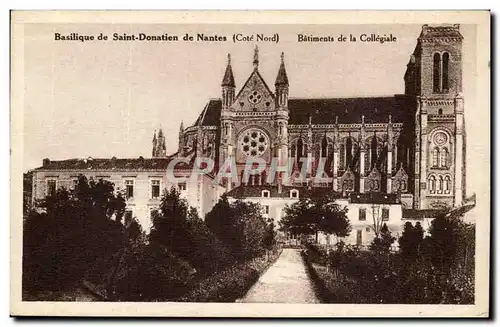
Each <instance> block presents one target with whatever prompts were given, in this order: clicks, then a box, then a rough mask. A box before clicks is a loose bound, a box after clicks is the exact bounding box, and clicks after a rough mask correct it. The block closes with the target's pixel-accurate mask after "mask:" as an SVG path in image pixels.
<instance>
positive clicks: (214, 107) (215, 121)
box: [194, 99, 222, 126]
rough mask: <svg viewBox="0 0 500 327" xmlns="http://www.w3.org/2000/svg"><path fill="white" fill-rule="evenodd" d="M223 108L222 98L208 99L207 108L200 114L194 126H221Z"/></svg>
mask: <svg viewBox="0 0 500 327" xmlns="http://www.w3.org/2000/svg"><path fill="white" fill-rule="evenodd" d="M221 110H222V100H221V99H211V100H209V101H208V103H207V105H206V106H205V109H204V110H203V112H202V113H201V114H200V116H199V117H198V119H197V120H196V122H195V123H194V126H197V125H198V124H200V121H201V125H203V126H219V125H220V113H221Z"/></svg>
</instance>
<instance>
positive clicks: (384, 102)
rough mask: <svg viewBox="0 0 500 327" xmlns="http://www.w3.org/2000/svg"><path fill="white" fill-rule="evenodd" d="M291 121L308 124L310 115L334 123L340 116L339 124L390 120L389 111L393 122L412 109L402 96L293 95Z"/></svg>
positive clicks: (406, 114)
mask: <svg viewBox="0 0 500 327" xmlns="http://www.w3.org/2000/svg"><path fill="white" fill-rule="evenodd" d="M288 109H289V112H290V120H289V123H290V124H296V125H300V124H308V123H309V116H311V120H312V123H313V124H328V123H330V124H332V123H335V118H336V117H338V123H339V124H354V123H361V116H362V115H364V116H365V123H366V124H370V123H387V122H388V121H389V115H391V118H392V121H393V122H402V121H405V120H406V119H405V118H406V117H407V116H408V114H409V113H410V112H409V110H408V108H407V107H406V106H405V105H404V100H403V98H399V97H394V96H391V97H370V98H325V99H290V100H289V101H288Z"/></svg>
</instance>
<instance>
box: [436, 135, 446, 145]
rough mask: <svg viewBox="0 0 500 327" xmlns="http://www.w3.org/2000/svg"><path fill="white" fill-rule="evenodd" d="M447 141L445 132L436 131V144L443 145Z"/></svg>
mask: <svg viewBox="0 0 500 327" xmlns="http://www.w3.org/2000/svg"><path fill="white" fill-rule="evenodd" d="M447 141H448V137H447V136H446V134H445V133H443V132H437V133H436V134H435V135H434V143H436V144H437V145H443V144H445V143H446V142H447Z"/></svg>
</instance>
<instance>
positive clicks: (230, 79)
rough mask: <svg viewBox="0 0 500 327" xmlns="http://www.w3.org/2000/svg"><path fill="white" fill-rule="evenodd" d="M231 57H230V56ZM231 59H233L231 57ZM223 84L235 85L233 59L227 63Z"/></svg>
mask: <svg viewBox="0 0 500 327" xmlns="http://www.w3.org/2000/svg"><path fill="white" fill-rule="evenodd" d="M229 58H230V57H229ZM229 60H231V59H229ZM221 86H231V87H235V86H236V85H235V83H234V75H233V70H232V69H231V61H229V62H228V63H227V67H226V72H225V73H224V78H223V79H222V84H221Z"/></svg>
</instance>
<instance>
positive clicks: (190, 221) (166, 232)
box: [149, 187, 231, 274]
mask: <svg viewBox="0 0 500 327" xmlns="http://www.w3.org/2000/svg"><path fill="white" fill-rule="evenodd" d="M152 224H153V226H152V228H151V232H150V234H149V240H150V241H151V243H152V244H153V245H154V244H159V245H158V246H159V247H161V246H163V247H166V248H167V249H168V250H169V251H170V252H172V253H174V254H175V255H177V256H179V257H180V258H182V259H183V260H185V261H187V262H189V263H190V264H191V265H192V266H193V267H194V268H195V269H196V270H197V271H198V272H199V273H201V274H205V273H210V272H211V271H214V270H216V269H218V268H219V267H223V266H225V265H227V264H229V262H230V261H231V258H230V255H229V250H228V249H227V248H226V247H225V246H224V245H223V244H222V243H221V242H220V241H219V240H218V239H217V238H216V237H215V235H214V233H212V232H211V231H210V230H209V229H208V227H207V225H206V224H205V223H204V222H203V221H202V220H201V219H200V217H199V216H198V212H197V211H196V209H195V208H192V207H189V206H188V204H187V201H186V200H185V199H183V198H181V197H180V193H179V191H178V190H177V189H176V188H173V187H172V188H171V189H170V190H167V191H165V192H164V193H163V196H162V199H161V204H160V210H159V211H157V212H154V213H153V214H152Z"/></svg>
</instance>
